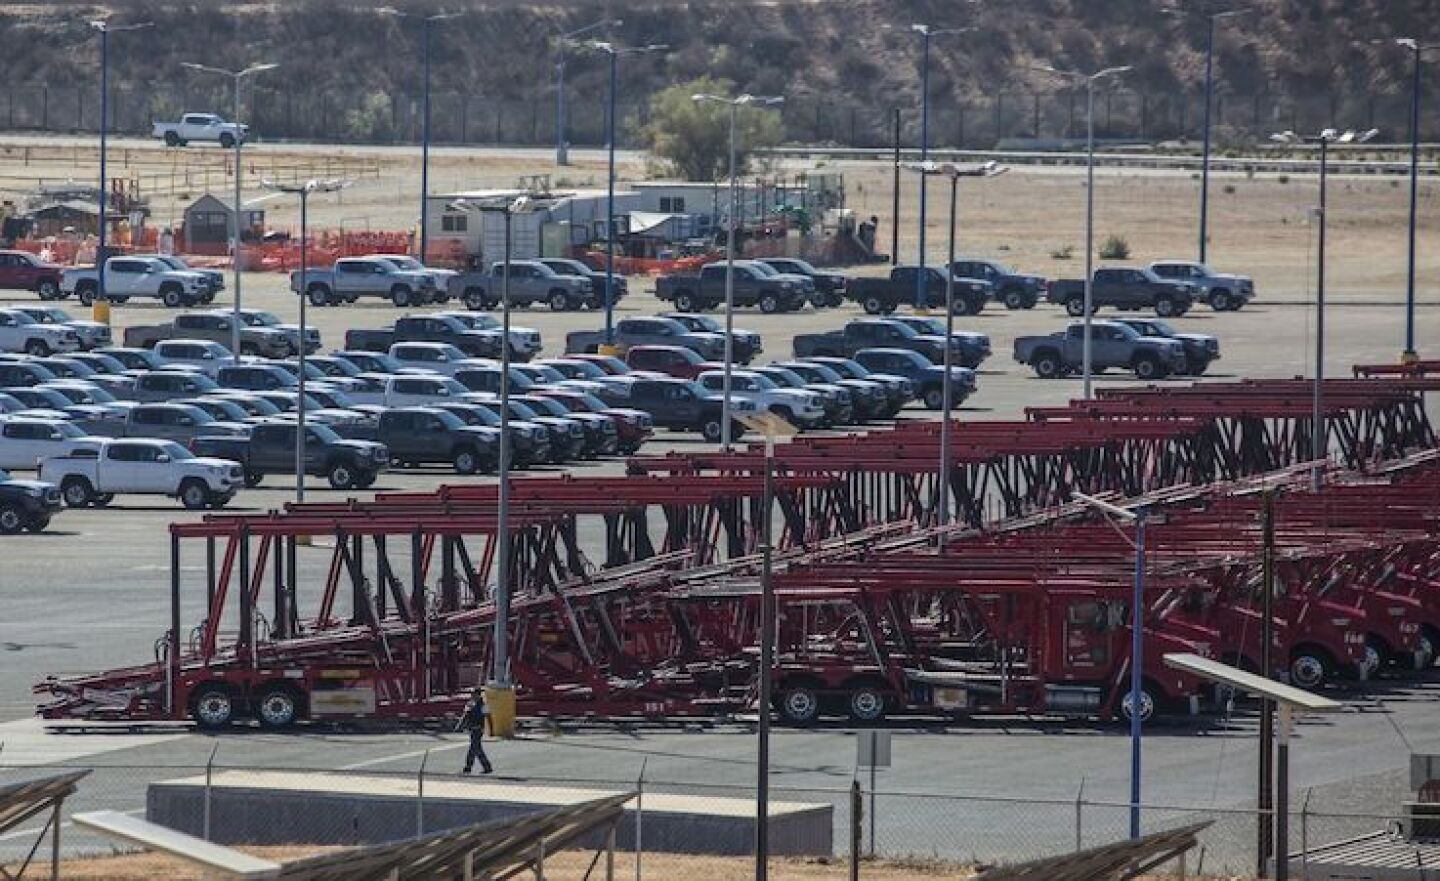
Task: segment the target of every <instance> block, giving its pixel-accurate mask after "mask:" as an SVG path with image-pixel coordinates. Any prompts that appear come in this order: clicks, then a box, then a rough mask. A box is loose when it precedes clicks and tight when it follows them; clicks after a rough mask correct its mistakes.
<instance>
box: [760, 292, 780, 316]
mask: <svg viewBox="0 0 1440 881" xmlns="http://www.w3.org/2000/svg"><path fill="white" fill-rule="evenodd" d="M759 306H760V311H761V312H764V313H765V314H766V315H774V314H775V313H776V312H779V311H780V298H779V297H777V296H775V295H774V294H765V295H763V296H762V297H760V303H759Z"/></svg>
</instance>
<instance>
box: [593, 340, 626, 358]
mask: <svg viewBox="0 0 1440 881" xmlns="http://www.w3.org/2000/svg"><path fill="white" fill-rule="evenodd" d="M597 351H599V353H600V354H602V355H609V356H610V357H612V358H624V357H625V347H624V346H610V345H606V344H604V343H601V344H600V347H599V349H597Z"/></svg>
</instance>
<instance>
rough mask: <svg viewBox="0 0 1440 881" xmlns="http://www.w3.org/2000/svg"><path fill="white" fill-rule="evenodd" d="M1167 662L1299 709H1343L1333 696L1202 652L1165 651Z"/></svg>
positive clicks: (1186, 670) (1325, 711)
mask: <svg viewBox="0 0 1440 881" xmlns="http://www.w3.org/2000/svg"><path fill="white" fill-rule="evenodd" d="M1165 664H1166V666H1169V667H1174V668H1175V669H1177V670H1184V671H1185V672H1186V673H1192V674H1194V675H1196V676H1199V677H1200V678H1202V679H1209V680H1211V681H1212V682H1219V683H1221V684H1222V685H1229V686H1232V687H1234V688H1236V689H1237V690H1239V691H1244V692H1248V693H1250V694H1253V695H1257V696H1259V697H1266V698H1269V699H1270V700H1272V701H1275V703H1277V704H1289V705H1290V706H1292V707H1294V708H1296V709H1298V710H1305V711H1306V712H1311V713H1333V712H1335V711H1337V710H1339V709H1340V704H1339V703H1337V702H1336V701H1332V700H1330V699H1329V698H1326V697H1321V696H1319V695H1318V694H1312V693H1310V692H1308V691H1305V690H1304V689H1300V688H1295V687H1294V686H1292V685H1286V684H1284V683H1282V682H1276V681H1275V680H1273V679H1266V678H1265V677H1264V676H1257V675H1255V674H1254V673H1247V672H1245V671H1244V670H1241V669H1239V668H1237V667H1232V666H1230V665H1229V664H1222V663H1220V662H1219V661H1214V660H1211V659H1210V658H1202V657H1201V656H1199V655H1192V654H1187V653H1173V654H1168V655H1165Z"/></svg>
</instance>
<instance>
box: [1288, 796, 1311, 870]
mask: <svg viewBox="0 0 1440 881" xmlns="http://www.w3.org/2000/svg"><path fill="white" fill-rule="evenodd" d="M1314 794H1315V790H1314V789H1313V788H1312V789H1306V790H1305V800H1304V801H1303V802H1301V803H1300V877H1301V878H1309V877H1310V796H1312V795H1314ZM1284 859H1286V860H1288V859H1290V855H1289V854H1285V856H1284Z"/></svg>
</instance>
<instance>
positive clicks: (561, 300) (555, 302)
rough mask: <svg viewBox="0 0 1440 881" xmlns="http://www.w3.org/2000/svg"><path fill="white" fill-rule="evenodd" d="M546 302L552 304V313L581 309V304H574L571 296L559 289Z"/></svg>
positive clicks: (552, 292) (551, 293)
mask: <svg viewBox="0 0 1440 881" xmlns="http://www.w3.org/2000/svg"><path fill="white" fill-rule="evenodd" d="M546 302H548V303H549V304H550V311H551V312H564V311H565V310H566V309H578V308H580V304H579V302H572V301H571V300H570V295H569V294H568V293H566V292H565V291H562V290H559V289H556V290H553V291H551V292H550V295H549V297H547V298H546Z"/></svg>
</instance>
